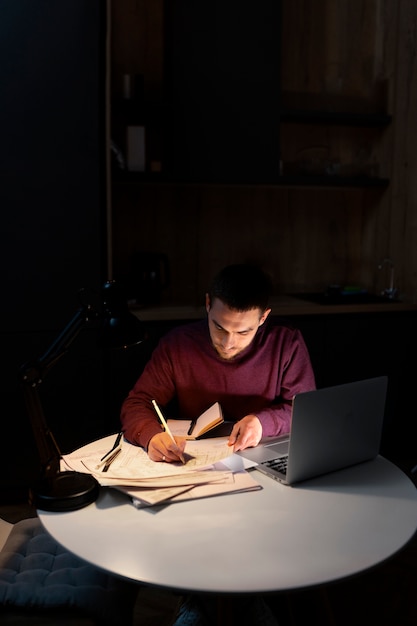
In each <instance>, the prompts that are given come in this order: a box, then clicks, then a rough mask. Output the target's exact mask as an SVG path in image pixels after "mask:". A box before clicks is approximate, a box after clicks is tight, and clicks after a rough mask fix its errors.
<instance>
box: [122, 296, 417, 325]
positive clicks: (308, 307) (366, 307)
mask: <svg viewBox="0 0 417 626" xmlns="http://www.w3.org/2000/svg"><path fill="white" fill-rule="evenodd" d="M271 309H272V315H278V316H284V317H286V316H296V315H335V314H336V315H341V314H345V315H346V314H351V313H382V312H384V313H395V312H397V313H399V312H404V311H417V302H412V301H409V300H408V301H407V300H405V299H404V300H401V301H395V302H378V303H372V304H349V303H346V304H317V303H315V302H309V301H308V300H301V299H300V298H295V297H294V296H290V295H282V296H278V297H274V298H273V300H272V301H271ZM131 311H132V313H134V314H135V315H136V316H137V317H138V318H139V319H140V320H142V321H171V320H172V321H173V320H194V319H200V318H202V317H204V315H205V308H204V307H203V306H192V305H178V306H176V305H160V306H149V307H139V306H135V305H132V306H131Z"/></svg>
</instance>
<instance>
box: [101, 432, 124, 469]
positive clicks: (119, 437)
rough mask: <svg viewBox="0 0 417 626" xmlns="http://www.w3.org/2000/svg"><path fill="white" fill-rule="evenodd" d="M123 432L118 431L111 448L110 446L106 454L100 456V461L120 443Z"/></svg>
mask: <svg viewBox="0 0 417 626" xmlns="http://www.w3.org/2000/svg"><path fill="white" fill-rule="evenodd" d="M122 435H123V433H119V434H118V435H117V437H116V441H115V442H114V445H113V447H112V448H110V450H109V451H108V452H106V454H105V455H104V456H102V457H101V459H100V462H101V461H104V459H105V458H106V456H109V454H111V453H112V452H113V450H115V449H116V448H117V446H118V445H119V443H120V440H121V438H122Z"/></svg>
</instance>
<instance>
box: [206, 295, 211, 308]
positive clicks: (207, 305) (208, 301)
mask: <svg viewBox="0 0 417 626" xmlns="http://www.w3.org/2000/svg"><path fill="white" fill-rule="evenodd" d="M210 306H211V303H210V296H209V294H208V293H206V313H208V312H209V311H210Z"/></svg>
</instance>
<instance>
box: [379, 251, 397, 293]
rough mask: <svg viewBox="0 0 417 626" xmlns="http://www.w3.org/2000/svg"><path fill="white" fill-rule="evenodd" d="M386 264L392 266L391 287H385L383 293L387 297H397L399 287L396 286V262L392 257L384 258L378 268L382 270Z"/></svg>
mask: <svg viewBox="0 0 417 626" xmlns="http://www.w3.org/2000/svg"><path fill="white" fill-rule="evenodd" d="M385 265H389V268H390V279H389V287H387V288H385V289H384V290H383V291H382V292H381V294H382V295H383V296H386V297H387V298H391V299H393V298H395V297H396V295H397V289H396V288H395V287H394V263H393V261H392V260H391V259H384V260H383V261H381V263H380V264H379V265H378V269H379V270H382V268H383V267H384V266H385Z"/></svg>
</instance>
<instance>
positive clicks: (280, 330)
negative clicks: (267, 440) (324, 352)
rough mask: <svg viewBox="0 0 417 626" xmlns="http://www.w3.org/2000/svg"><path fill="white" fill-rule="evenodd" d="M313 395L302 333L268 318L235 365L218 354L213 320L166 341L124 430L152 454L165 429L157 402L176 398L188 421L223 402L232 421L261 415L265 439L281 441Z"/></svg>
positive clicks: (137, 390) (132, 402) (133, 400)
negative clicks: (294, 413) (300, 401)
mask: <svg viewBox="0 0 417 626" xmlns="http://www.w3.org/2000/svg"><path fill="white" fill-rule="evenodd" d="M312 389H315V379H314V373H313V369H312V366H311V362H310V357H309V354H308V351H307V348H306V345H305V343H304V340H303V338H302V335H301V333H300V331H299V330H297V329H294V328H289V327H286V326H274V325H273V324H272V323H271V322H270V320H269V319H268V320H267V321H266V322H265V324H263V325H262V326H260V327H259V329H258V331H257V333H256V335H255V337H254V339H253V341H252V342H251V344H250V345H249V346H248V347H247V348H245V350H243V351H242V352H241V353H240V354H239V355H238V356H237V357H236V358H234V359H232V360H230V361H228V360H223V359H221V358H220V357H219V356H218V354H217V352H216V350H215V349H214V348H213V345H212V343H211V339H210V334H209V329H208V322H207V320H206V319H205V320H201V321H198V322H194V323H191V324H187V325H184V326H178V327H176V328H174V329H173V330H171V331H170V332H169V333H167V334H166V335H165V336H163V337H162V338H161V340H160V342H159V344H158V346H157V347H156V349H155V350H154V352H153V354H152V357H151V359H150V361H149V362H148V363H147V365H146V367H145V369H144V371H143V373H142V375H141V376H140V378H139V379H138V381H137V382H136V384H135V386H134V388H133V389H132V391H131V392H130V393H129V395H128V397H127V398H126V400H125V401H124V403H123V405H122V410H121V422H122V429H123V431H124V434H125V437H126V439H127V440H128V441H130V442H131V443H134V444H138V445H140V446H142V447H144V448H147V446H148V443H149V441H150V439H151V438H152V437H153V436H154V435H155V434H157V433H159V432H161V430H162V426H161V424H160V422H159V420H158V418H157V416H156V414H155V411H154V409H153V406H152V404H151V400H152V399H154V400H156V401H157V403H158V404H159V406H161V407H166V405H167V404H168V403H169V402H170V401H171V400H173V399H175V400H176V404H177V407H178V415H177V417H179V418H181V419H189V420H191V419H194V418H195V417H198V415H200V414H201V413H202V412H203V411H205V410H206V409H207V408H209V406H211V405H212V404H213V403H214V402H216V401H218V402H219V403H220V405H221V407H222V409H223V414H224V418H225V420H230V421H238V420H239V419H241V418H242V417H245V415H249V414H255V415H257V417H258V418H259V420H260V422H261V424H262V436H263V437H267V436H272V435H279V434H283V433H287V432H289V431H290V428H291V405H292V398H293V396H294V395H295V394H296V393H300V392H303V391H310V390H312ZM166 417H175V415H170V414H168V415H166Z"/></svg>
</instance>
